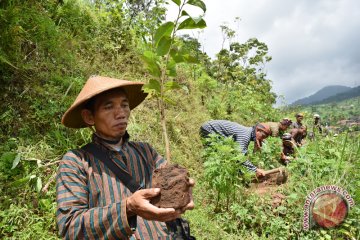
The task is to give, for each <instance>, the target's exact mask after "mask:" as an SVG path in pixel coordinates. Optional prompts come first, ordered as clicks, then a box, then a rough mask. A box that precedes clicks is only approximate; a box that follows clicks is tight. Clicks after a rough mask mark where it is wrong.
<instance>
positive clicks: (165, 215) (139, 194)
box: [126, 179, 195, 222]
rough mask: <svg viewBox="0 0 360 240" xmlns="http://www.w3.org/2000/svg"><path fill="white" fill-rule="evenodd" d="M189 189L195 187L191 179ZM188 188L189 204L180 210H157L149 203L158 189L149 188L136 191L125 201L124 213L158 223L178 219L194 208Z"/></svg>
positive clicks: (158, 191) (157, 192)
mask: <svg viewBox="0 0 360 240" xmlns="http://www.w3.org/2000/svg"><path fill="white" fill-rule="evenodd" d="M189 184H190V187H191V188H192V187H193V186H194V185H195V182H194V180H193V179H189ZM191 188H190V199H191V200H190V202H189V203H188V204H187V205H186V206H185V207H183V208H182V209H177V210H175V209H174V208H158V207H156V206H154V205H152V204H151V203H150V200H151V198H153V197H155V196H157V195H158V194H159V193H160V188H149V189H142V190H139V191H136V192H135V193H134V194H133V195H131V196H130V197H128V198H127V199H126V213H127V215H128V216H129V217H130V216H133V215H138V216H140V217H142V218H144V219H147V220H155V221H160V222H167V221H171V220H174V219H176V218H179V217H180V215H181V214H182V213H184V212H185V211H186V210H191V209H193V208H194V201H193V198H192V193H191Z"/></svg>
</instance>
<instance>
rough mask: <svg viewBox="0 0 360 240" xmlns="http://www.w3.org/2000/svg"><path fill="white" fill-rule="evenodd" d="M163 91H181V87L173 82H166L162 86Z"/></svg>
mask: <svg viewBox="0 0 360 240" xmlns="http://www.w3.org/2000/svg"><path fill="white" fill-rule="evenodd" d="M164 87H165V91H169V90H174V89H181V85H180V84H179V83H177V82H175V81H168V82H166V83H165V84H164Z"/></svg>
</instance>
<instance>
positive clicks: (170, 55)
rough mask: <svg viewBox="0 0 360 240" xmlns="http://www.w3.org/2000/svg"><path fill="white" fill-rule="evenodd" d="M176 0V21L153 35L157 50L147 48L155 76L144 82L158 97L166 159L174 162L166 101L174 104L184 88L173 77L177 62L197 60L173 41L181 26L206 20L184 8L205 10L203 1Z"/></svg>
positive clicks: (202, 24) (146, 59) (194, 26)
mask: <svg viewBox="0 0 360 240" xmlns="http://www.w3.org/2000/svg"><path fill="white" fill-rule="evenodd" d="M173 2H174V3H175V4H176V5H178V16H177V18H176V19H175V21H174V22H166V23H164V24H162V25H161V26H160V27H159V28H158V29H156V32H155V34H154V38H153V48H154V51H146V52H145V53H144V57H143V59H144V62H145V63H146V65H147V68H148V70H149V72H150V74H151V75H152V76H151V77H152V78H151V79H150V81H149V83H148V84H146V85H144V87H143V89H144V91H145V92H147V93H150V94H151V95H152V96H155V97H156V99H157V104H158V106H159V109H158V110H159V112H160V120H161V125H162V131H163V135H164V142H165V149H166V159H167V161H168V162H170V161H171V154H170V143H169V138H168V134H167V131H168V130H167V126H166V115H165V104H166V103H170V104H175V102H174V101H173V100H172V99H171V97H170V96H171V94H172V93H173V90H176V89H180V88H181V86H180V85H179V83H177V82H176V81H174V80H172V79H171V77H175V76H176V75H177V74H176V66H177V64H178V63H181V62H185V63H196V62H197V59H196V58H195V57H193V56H191V55H189V54H188V52H187V51H186V48H180V49H178V46H177V45H176V44H174V42H175V36H176V32H177V31H178V30H181V29H197V28H204V27H206V23H205V21H204V20H203V19H202V17H197V18H194V17H192V16H190V15H189V14H188V13H187V12H186V11H185V9H184V8H185V7H186V5H193V6H196V7H199V8H201V9H202V10H203V11H204V13H205V11H206V6H205V4H204V3H203V2H202V1H201V0H189V1H183V2H182V1H181V0H174V1H173Z"/></svg>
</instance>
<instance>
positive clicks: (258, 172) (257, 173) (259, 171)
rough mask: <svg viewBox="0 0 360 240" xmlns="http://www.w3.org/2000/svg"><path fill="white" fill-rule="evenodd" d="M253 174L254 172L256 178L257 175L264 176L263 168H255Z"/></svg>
mask: <svg viewBox="0 0 360 240" xmlns="http://www.w3.org/2000/svg"><path fill="white" fill-rule="evenodd" d="M255 174H256V177H257V178H258V177H265V170H264V169H260V168H258V169H256V172H255Z"/></svg>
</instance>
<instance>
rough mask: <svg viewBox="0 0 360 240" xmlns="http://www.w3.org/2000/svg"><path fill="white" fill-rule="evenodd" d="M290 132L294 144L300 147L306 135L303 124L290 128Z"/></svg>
mask: <svg viewBox="0 0 360 240" xmlns="http://www.w3.org/2000/svg"><path fill="white" fill-rule="evenodd" d="M290 134H291V137H292V139H293V140H294V141H295V143H296V146H298V147H301V146H302V145H304V144H305V138H306V136H307V128H306V126H305V125H302V126H301V127H300V128H293V129H291V130H290Z"/></svg>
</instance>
